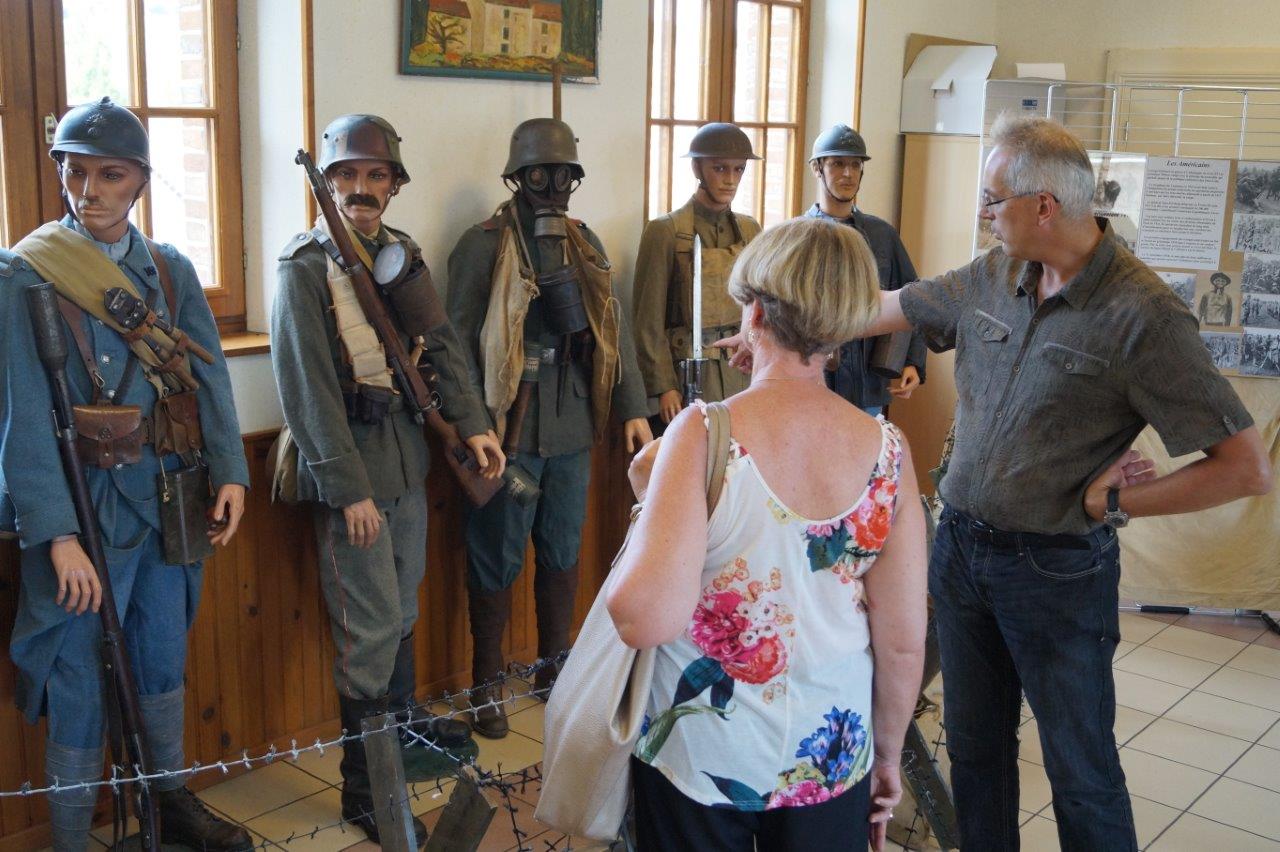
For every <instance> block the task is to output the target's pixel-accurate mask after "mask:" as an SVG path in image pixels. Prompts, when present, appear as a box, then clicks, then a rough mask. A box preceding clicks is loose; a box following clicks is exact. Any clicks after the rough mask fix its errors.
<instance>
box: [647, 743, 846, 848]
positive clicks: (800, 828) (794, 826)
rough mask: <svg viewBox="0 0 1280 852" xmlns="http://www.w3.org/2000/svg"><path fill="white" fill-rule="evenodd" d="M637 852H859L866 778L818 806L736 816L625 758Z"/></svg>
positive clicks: (750, 812) (659, 774)
mask: <svg viewBox="0 0 1280 852" xmlns="http://www.w3.org/2000/svg"><path fill="white" fill-rule="evenodd" d="M631 775H632V783H633V786H634V789H635V804H636V840H637V844H636V845H637V848H638V849H639V850H640V852H752V850H758V852H824V850H831V852H836V850H839V852H865V850H866V848H867V831H868V829H869V828H870V824H869V823H868V822H867V817H868V815H869V814H870V808H871V796H870V791H871V777H870V776H867V777H866V778H863V779H862V780H861V781H859V782H858V783H857V784H855V785H854V786H853V787H852V788H851V789H849V790H846V791H845V792H844V793H843V794H841V795H839V796H836V797H835V798H834V799H831V800H830V801H826V802H823V803H822V804H820V805H805V806H802V807H797V808H775V809H773V810H770V811H740V810H738V809H736V808H727V807H726V808H718V807H712V806H710V805H703V804H700V803H698V802H695V801H694V800H693V799H690V798H689V797H688V796H686V795H685V794H684V793H681V792H680V791H679V790H677V789H676V787H675V785H674V784H672V783H671V782H670V781H668V780H667V779H666V778H665V777H664V776H663V775H662V773H661V772H659V771H658V770H656V769H654V768H653V767H652V766H649V764H647V763H643V762H641V761H639V760H637V759H636V758H634V757H633V758H631Z"/></svg>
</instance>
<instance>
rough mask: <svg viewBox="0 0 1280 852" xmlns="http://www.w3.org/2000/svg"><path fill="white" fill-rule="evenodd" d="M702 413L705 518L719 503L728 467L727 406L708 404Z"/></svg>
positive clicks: (718, 403) (714, 403)
mask: <svg viewBox="0 0 1280 852" xmlns="http://www.w3.org/2000/svg"><path fill="white" fill-rule="evenodd" d="M703 411H704V412H705V414H706V418H707V517H710V516H711V513H712V512H714V511H715V508H716V505H717V504H718V503H719V502H720V492H721V491H723V490H724V472H725V468H727V467H728V466H729V406H727V405H725V404H724V403H723V402H709V403H706V405H705V406H704V407H703Z"/></svg>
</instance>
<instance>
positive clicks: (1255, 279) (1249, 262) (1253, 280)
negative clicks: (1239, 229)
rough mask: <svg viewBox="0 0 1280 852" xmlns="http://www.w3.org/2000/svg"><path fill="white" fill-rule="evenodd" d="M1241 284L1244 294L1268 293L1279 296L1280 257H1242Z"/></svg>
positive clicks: (1259, 255)
mask: <svg viewBox="0 0 1280 852" xmlns="http://www.w3.org/2000/svg"><path fill="white" fill-rule="evenodd" d="M1241 277H1242V278H1243V282H1242V283H1241V287H1240V289H1242V290H1244V292H1246V293H1269V294H1270V295H1272V296H1280V257H1277V256H1273V255H1266V254H1246V255H1245V256H1244V273H1243V275H1242V276H1241Z"/></svg>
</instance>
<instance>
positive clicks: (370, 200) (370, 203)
mask: <svg viewBox="0 0 1280 852" xmlns="http://www.w3.org/2000/svg"><path fill="white" fill-rule="evenodd" d="M342 206H343V207H370V208H373V209H374V210H381V209H382V205H381V204H379V203H378V199H376V198H374V197H373V196H372V195H361V194H360V193H354V194H352V195H348V196H347V197H346V199H345V200H344V201H343V202H342Z"/></svg>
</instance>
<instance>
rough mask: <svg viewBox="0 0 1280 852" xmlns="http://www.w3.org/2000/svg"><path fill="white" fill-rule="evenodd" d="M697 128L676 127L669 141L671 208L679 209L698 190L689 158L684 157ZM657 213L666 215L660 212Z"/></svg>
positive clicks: (690, 126)
mask: <svg viewBox="0 0 1280 852" xmlns="http://www.w3.org/2000/svg"><path fill="white" fill-rule="evenodd" d="M697 132H698V128H697V127H694V126H692V125H678V126H677V127H676V128H675V131H674V132H673V133H672V139H671V199H670V203H671V206H672V207H679V206H681V205H682V204H684V203H685V202H686V201H688V200H689V196H691V195H693V193H694V190H696V189H697V188H698V180H697V178H695V177H694V176H693V166H691V165H689V158H688V157H686V156H684V154H685V153H686V152H688V150H689V143H690V142H691V141H692V140H693V134H695V133H697ZM658 212H659V213H666V212H667V211H666V210H660V211H658Z"/></svg>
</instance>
